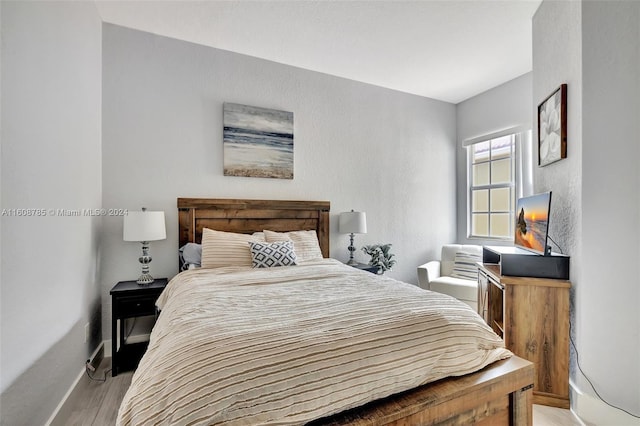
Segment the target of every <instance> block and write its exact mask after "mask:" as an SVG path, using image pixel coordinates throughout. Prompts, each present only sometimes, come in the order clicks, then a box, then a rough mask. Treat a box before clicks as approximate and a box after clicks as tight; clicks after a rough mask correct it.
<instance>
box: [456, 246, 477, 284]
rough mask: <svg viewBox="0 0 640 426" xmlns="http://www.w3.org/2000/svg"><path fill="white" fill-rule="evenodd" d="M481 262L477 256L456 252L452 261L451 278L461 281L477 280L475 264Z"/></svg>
mask: <svg viewBox="0 0 640 426" xmlns="http://www.w3.org/2000/svg"><path fill="white" fill-rule="evenodd" d="M481 260H482V259H480V256H479V255H476V254H471V253H466V252H464V251H459V252H457V253H456V257H455V259H454V261H453V272H452V273H451V276H452V277H453V278H460V279H463V280H474V281H475V280H477V279H478V267H477V266H476V262H480V261H481Z"/></svg>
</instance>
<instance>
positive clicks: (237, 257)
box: [201, 228, 264, 268]
mask: <svg viewBox="0 0 640 426" xmlns="http://www.w3.org/2000/svg"><path fill="white" fill-rule="evenodd" d="M261 241H262V242H264V239H262V238H260V236H256V235H249V234H236V233H235V232H223V231H214V230H213V229H209V228H204V229H202V262H201V264H202V268H221V267H223V266H251V251H250V250H249V244H248V243H249V242H261Z"/></svg>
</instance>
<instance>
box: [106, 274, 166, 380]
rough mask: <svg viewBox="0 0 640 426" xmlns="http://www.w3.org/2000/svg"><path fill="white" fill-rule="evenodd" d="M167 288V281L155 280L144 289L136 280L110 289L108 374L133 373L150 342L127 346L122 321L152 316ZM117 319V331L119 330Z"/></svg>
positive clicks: (121, 282) (162, 279) (124, 282)
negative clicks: (159, 298) (109, 357)
mask: <svg viewBox="0 0 640 426" xmlns="http://www.w3.org/2000/svg"><path fill="white" fill-rule="evenodd" d="M166 286H167V279H166V278H156V279H155V280H154V281H153V282H152V283H151V284H149V285H146V286H141V285H138V283H136V282H135V281H120V282H119V283H118V284H116V285H115V286H114V287H113V288H112V289H111V292H110V294H111V365H112V368H113V370H112V371H111V375H112V376H113V377H115V376H117V375H118V373H120V372H122V371H127V370H134V369H135V368H136V367H137V366H138V363H139V362H140V358H142V355H144V352H145V351H146V350H147V346H148V345H149V342H140V343H132V344H126V343H125V341H124V319H125V318H134V317H143V316H148V315H155V316H156V317H157V315H158V311H157V309H156V300H157V299H158V297H159V296H160V293H162V290H164V288H165V287H166ZM118 320H120V328H119V329H118Z"/></svg>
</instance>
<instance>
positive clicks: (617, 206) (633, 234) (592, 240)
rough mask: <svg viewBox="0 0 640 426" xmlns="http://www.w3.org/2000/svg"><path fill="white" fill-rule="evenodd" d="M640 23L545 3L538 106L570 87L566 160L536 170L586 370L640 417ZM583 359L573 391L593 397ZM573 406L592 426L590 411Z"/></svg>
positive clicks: (538, 24)
mask: <svg viewBox="0 0 640 426" xmlns="http://www.w3.org/2000/svg"><path fill="white" fill-rule="evenodd" d="M639 20H640V3H638V2H595V1H593V2H592V1H587V2H556V1H544V2H543V3H542V4H541V6H540V8H539V9H538V11H537V13H536V15H535V16H534V19H533V104H532V107H533V111H535V107H536V106H537V104H538V103H539V102H540V101H542V100H543V99H545V98H546V97H547V96H548V95H549V94H550V93H551V92H553V91H554V90H555V89H557V88H558V87H559V85H560V84H561V83H567V84H568V114H567V117H568V129H567V134H568V147H567V159H565V160H561V161H560V162H557V163H554V164H551V165H549V166H547V167H543V168H538V169H536V170H534V180H535V189H536V191H537V192H542V191H546V190H553V192H554V195H553V198H554V199H553V212H552V216H553V222H552V224H551V229H550V232H551V235H554V238H556V237H557V238H556V241H558V243H559V244H560V245H561V246H562V247H563V249H564V250H565V252H567V253H568V254H570V255H571V282H572V285H573V288H572V298H571V300H572V318H571V322H572V336H573V338H574V340H575V341H576V344H577V347H578V351H579V354H580V362H581V366H582V367H583V370H584V371H585V373H586V374H587V375H588V376H589V377H590V378H591V379H592V381H593V383H594V385H595V386H596V388H597V389H598V391H599V393H600V394H601V395H602V396H603V397H604V398H605V399H607V400H609V401H610V402H611V403H613V404H616V405H619V406H622V407H624V408H626V409H627V410H631V411H633V412H635V413H636V414H638V413H640V388H639V387H638V383H640V365H639V364H638V353H640V346H639V343H640V335H639V334H638V330H640V316H639V314H638V302H640V286H639V285H638V284H639V283H638V278H637V274H635V273H633V272H630V269H629V266H630V265H634V266H635V265H637V264H638V260H639V259H640V251H639V248H638V240H639V238H640V225H639V221H638V218H640V201H639V195H640V194H639V191H638V187H639V186H638V183H639V177H638V168H637V164H636V163H637V158H638V154H639V152H638V132H639V128H638V117H639V116H640V108H639V101H638V99H639V98H640V93H639V92H640V91H639V83H638V75H640V59H639V53H638V48H639V47H638V46H639V45H640V37H639V34H638V22H639ZM534 114H535V113H534ZM536 130H537V129H536ZM534 140H537V134H536V133H535V132H534ZM575 360H576V355H575V353H573V352H572V367H573V368H572V373H571V378H572V385H573V386H574V388H575V387H577V390H578V391H579V392H586V393H587V394H591V395H593V391H592V390H591V389H590V387H589V385H588V384H587V383H586V381H585V380H584V379H583V378H582V376H581V374H580V372H578V371H577V370H576V368H575ZM572 405H573V408H574V409H577V411H578V414H579V415H581V416H584V417H585V420H588V421H589V420H593V417H589V416H590V414H588V413H586V409H588V408H589V407H584V408H585V410H583V407H581V406H577V407H576V406H575V401H572ZM603 406H604V405H603ZM614 411H615V410H614ZM601 419H603V418H601ZM632 421H633V420H632V419H631V418H630V417H626V419H625V421H624V422H629V423H631V422H632ZM603 422H604V423H603ZM618 422H619V420H616V421H615V422H614V423H618ZM596 423H598V424H611V423H612V422H611V417H608V418H607V417H604V420H600V421H599V422H596Z"/></svg>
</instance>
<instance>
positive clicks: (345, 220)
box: [338, 210, 367, 265]
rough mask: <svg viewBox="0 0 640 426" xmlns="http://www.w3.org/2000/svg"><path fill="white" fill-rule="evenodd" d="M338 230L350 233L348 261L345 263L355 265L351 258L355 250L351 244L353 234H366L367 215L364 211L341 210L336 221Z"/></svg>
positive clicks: (342, 232)
mask: <svg viewBox="0 0 640 426" xmlns="http://www.w3.org/2000/svg"><path fill="white" fill-rule="evenodd" d="M338 232H340V233H341V234H350V237H349V239H350V244H349V261H348V262H347V265H355V264H357V263H358V262H356V261H355V260H354V259H353V252H354V251H356V248H355V246H354V245H353V236H354V234H366V233H367V215H366V213H365V212H354V211H353V210H351V211H350V212H342V213H340V219H339V222H338Z"/></svg>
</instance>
